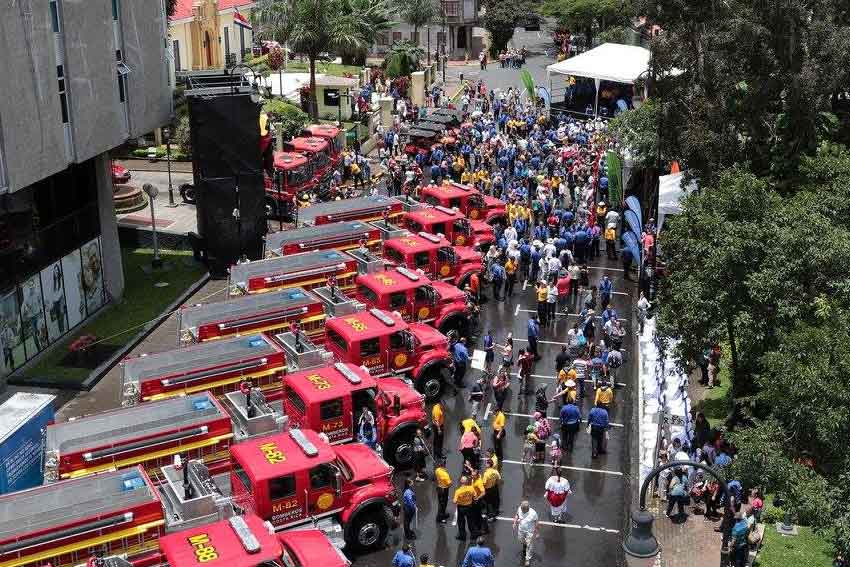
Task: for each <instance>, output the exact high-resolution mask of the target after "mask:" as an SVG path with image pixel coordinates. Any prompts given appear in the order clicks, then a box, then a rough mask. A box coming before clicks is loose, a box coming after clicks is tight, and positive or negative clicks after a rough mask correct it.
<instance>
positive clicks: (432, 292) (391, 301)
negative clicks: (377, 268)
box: [355, 267, 469, 335]
mask: <svg viewBox="0 0 850 567" xmlns="http://www.w3.org/2000/svg"><path fill="white" fill-rule="evenodd" d="M355 281H356V282H357V291H356V292H355V297H357V299H359V300H360V301H362V302H364V303H365V304H366V305H369V306H370V307H377V308H379V309H386V310H389V311H397V312H399V313H401V316H402V318H403V319H404V320H405V321H407V322H410V321H418V322H419V323H428V324H430V325H432V326H433V327H436V328H437V329H439V330H440V332H441V333H444V334H446V333H448V332H449V331H451V330H456V331H458V332H459V333H460V335H466V329H467V325H468V321H469V309H468V308H467V306H466V296H465V295H464V293H463V292H462V291H461V290H459V289H458V288H457V287H455V286H453V285H451V284H448V283H445V282H442V281H432V280H431V279H430V278H428V276H426V275H425V274H423V273H417V272H414V271H412V270H410V269H408V268H405V267H397V268H391V269H389V270H387V271H385V272H374V273H371V274H361V275H359V276H357V279H356V280H355Z"/></svg>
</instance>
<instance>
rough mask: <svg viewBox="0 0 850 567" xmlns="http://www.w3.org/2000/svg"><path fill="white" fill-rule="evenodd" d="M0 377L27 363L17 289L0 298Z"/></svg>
mask: <svg viewBox="0 0 850 567" xmlns="http://www.w3.org/2000/svg"><path fill="white" fill-rule="evenodd" d="M0 350H2V354H3V359H2V361H0V376H6V375H8V374H10V373H11V372H12V370H14V369H15V368H17V367H18V366H20V365H21V364H23V363H24V362H26V360H27V355H26V351H25V349H24V342H23V336H22V333H21V312H20V309H18V292H17V291H16V290H15V289H12V290H11V291H9V292H7V293H5V294H3V295H2V296H0Z"/></svg>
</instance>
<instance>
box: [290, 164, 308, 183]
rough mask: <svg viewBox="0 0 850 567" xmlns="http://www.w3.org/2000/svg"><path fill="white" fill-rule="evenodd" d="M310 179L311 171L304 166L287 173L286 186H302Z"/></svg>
mask: <svg viewBox="0 0 850 567" xmlns="http://www.w3.org/2000/svg"><path fill="white" fill-rule="evenodd" d="M309 178H310V171H309V168H308V167H307V166H306V165H302V166H300V167H297V168H295V169H290V170H289V171H287V172H286V185H287V186H289V187H292V186H296V185H301V184H303V183H304V182H305V181H307V180H308V179H309Z"/></svg>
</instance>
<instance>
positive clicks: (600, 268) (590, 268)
mask: <svg viewBox="0 0 850 567" xmlns="http://www.w3.org/2000/svg"><path fill="white" fill-rule="evenodd" d="M587 269H588V270H602V271H608V272H624V271H625V270H623V268H606V267H605V266H588V267H587Z"/></svg>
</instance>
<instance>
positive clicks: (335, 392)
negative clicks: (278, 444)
mask: <svg viewBox="0 0 850 567" xmlns="http://www.w3.org/2000/svg"><path fill="white" fill-rule="evenodd" d="M283 389H284V395H283V404H284V408H285V410H286V415H287V416H289V420H290V424H291V425H292V427H301V426H304V425H306V426H308V427H310V428H312V429H315V430H316V431H321V432H322V433H324V434H325V435H327V436H328V438H329V439H330V441H331V443H332V444H338V443H347V442H349V441H352V440H354V439H356V438H357V435H358V429H359V427H360V422H361V421H362V420H364V419H365V416H366V415H370V414H371V415H372V416H373V418H374V431H375V434H376V439H375V441H376V442H377V443H380V444H381V447H382V449H383V454H384V456H385V457H386V459H387V461H388V462H389V463H390V464H391V465H394V466H397V467H401V468H407V467H410V466H411V465H412V464H413V437H414V435H415V434H416V429H417V428H419V427H424V426H425V424H426V416H425V410H424V408H425V398H424V397H423V396H422V394H419V393H418V392H416V391H415V390H413V388H411V387H410V386H408V385H407V384H406V383H405V382H404V381H402V380H399V379H397V378H383V379H381V380H376V379H375V378H374V377H372V376H371V375H370V374H369V373H367V372H365V371H364V370H363V369H362V368H360V367H357V366H355V365H353V364H346V363H342V362H337V363H335V364H328V365H325V366H321V367H318V368H313V369H311V370H305V371H302V372H294V373H292V374H289V375H287V377H286V380H285V382H284V385H283Z"/></svg>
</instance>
